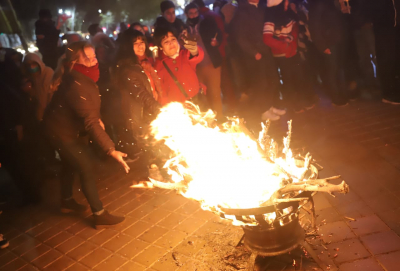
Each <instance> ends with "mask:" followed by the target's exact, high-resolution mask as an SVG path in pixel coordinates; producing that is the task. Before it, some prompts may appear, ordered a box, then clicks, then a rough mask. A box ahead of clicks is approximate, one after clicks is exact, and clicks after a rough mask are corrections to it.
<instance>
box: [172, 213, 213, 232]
mask: <svg viewBox="0 0 400 271" xmlns="http://www.w3.org/2000/svg"><path fill="white" fill-rule="evenodd" d="M205 223H206V221H204V220H202V219H199V218H196V217H193V216H191V217H188V218H187V219H185V220H184V221H182V222H181V223H179V225H177V226H176V227H175V228H174V229H175V230H178V231H183V232H186V233H187V234H192V233H193V232H194V231H196V230H198V229H199V228H200V227H201V226H202V225H204V224H205Z"/></svg>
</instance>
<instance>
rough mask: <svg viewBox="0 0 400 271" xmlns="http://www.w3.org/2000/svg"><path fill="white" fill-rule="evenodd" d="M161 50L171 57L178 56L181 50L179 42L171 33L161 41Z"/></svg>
mask: <svg viewBox="0 0 400 271" xmlns="http://www.w3.org/2000/svg"><path fill="white" fill-rule="evenodd" d="M161 48H162V50H163V52H164V54H165V55H166V56H169V57H172V56H174V55H176V53H177V52H178V50H179V44H178V40H177V39H176V37H175V36H174V35H173V34H172V33H171V32H169V33H168V36H166V37H165V38H164V39H163V40H162V41H161Z"/></svg>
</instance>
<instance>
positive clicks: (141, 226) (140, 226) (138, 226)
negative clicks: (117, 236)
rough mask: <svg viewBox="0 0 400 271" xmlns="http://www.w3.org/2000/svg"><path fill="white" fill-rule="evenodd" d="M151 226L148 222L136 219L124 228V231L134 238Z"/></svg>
mask: <svg viewBox="0 0 400 271" xmlns="http://www.w3.org/2000/svg"><path fill="white" fill-rule="evenodd" d="M151 226H152V225H151V224H150V223H146V222H143V221H138V222H136V223H135V224H133V225H132V226H130V227H129V228H127V229H126V230H124V233H125V234H127V235H130V236H132V237H134V238H135V237H137V236H139V235H141V234H142V233H144V232H145V231H146V230H148V229H150V228H151Z"/></svg>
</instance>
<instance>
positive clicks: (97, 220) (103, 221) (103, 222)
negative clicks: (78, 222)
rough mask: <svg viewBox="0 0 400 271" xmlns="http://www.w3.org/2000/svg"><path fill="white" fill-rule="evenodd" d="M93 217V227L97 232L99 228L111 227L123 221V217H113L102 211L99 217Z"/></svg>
mask: <svg viewBox="0 0 400 271" xmlns="http://www.w3.org/2000/svg"><path fill="white" fill-rule="evenodd" d="M93 216H94V227H95V229H97V230H99V229H101V228H104V227H107V226H112V225H116V224H119V223H121V222H122V221H124V220H125V217H122V216H114V215H112V214H110V213H109V212H107V211H106V210H104V212H103V213H102V214H101V215H93Z"/></svg>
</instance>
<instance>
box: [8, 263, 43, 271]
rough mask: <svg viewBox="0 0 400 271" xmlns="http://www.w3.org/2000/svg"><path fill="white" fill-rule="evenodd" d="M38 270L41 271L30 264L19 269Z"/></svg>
mask: <svg viewBox="0 0 400 271" xmlns="http://www.w3.org/2000/svg"><path fill="white" fill-rule="evenodd" d="M14 270H15V269H14ZM37 270H39V269H37V268H36V267H34V266H33V265H30V264H27V265H25V266H24V267H22V268H20V269H18V271H37Z"/></svg>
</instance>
